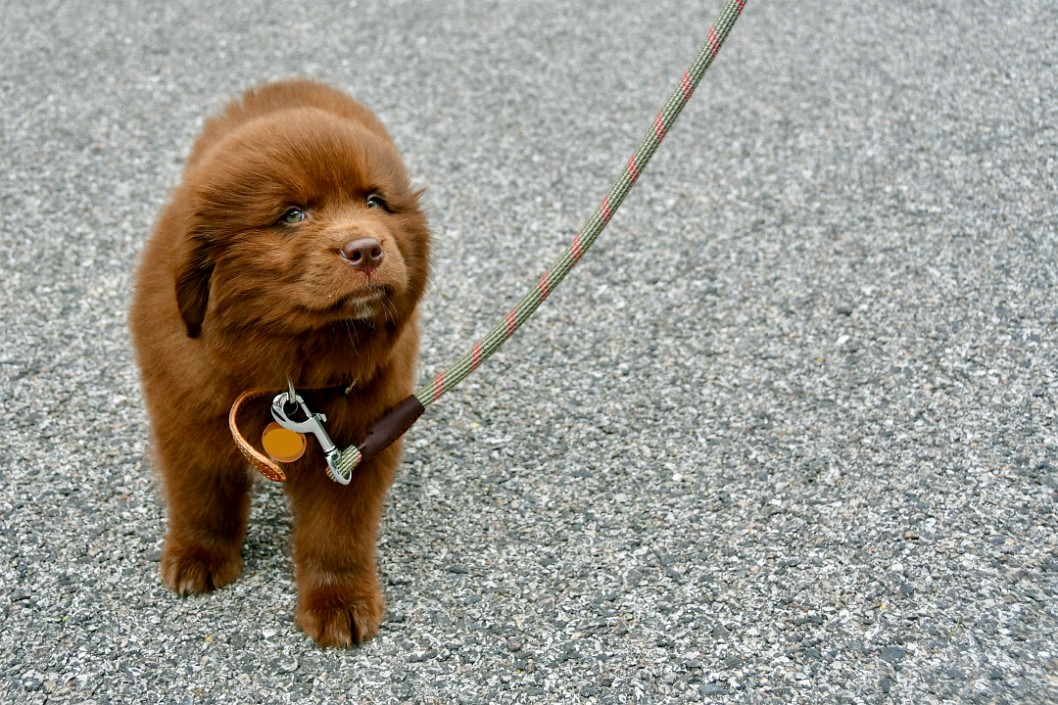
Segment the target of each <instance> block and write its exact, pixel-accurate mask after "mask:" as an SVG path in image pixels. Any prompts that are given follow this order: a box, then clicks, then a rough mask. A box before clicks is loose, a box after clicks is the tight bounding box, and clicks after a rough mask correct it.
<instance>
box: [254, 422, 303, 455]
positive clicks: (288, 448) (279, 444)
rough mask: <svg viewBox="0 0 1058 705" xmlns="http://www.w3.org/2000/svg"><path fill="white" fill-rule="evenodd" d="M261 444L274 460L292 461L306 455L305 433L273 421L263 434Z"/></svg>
mask: <svg viewBox="0 0 1058 705" xmlns="http://www.w3.org/2000/svg"><path fill="white" fill-rule="evenodd" d="M261 446H262V447H264V450H265V453H268V455H269V456H271V458H272V459H273V460H278V461H279V462H281V463H292V462H294V461H295V460H297V459H298V458H300V457H301V456H303V455H305V446H306V443H305V434H303V433H298V432H296V431H291V430H289V429H286V428H283V427H282V426H280V425H279V424H278V423H276V422H275V421H273V422H272V423H270V424H268V425H267V426H265V430H264V433H262V434H261Z"/></svg>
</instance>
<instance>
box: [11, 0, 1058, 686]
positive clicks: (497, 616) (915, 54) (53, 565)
mask: <svg viewBox="0 0 1058 705" xmlns="http://www.w3.org/2000/svg"><path fill="white" fill-rule="evenodd" d="M720 6H721V3H720V2H719V0H718V1H717V2H710V3H691V2H676V1H670V0H663V1H660V2H652V3H644V2H633V1H632V0H612V1H610V2H605V3H601V2H577V3H571V2H529V1H528V0H513V1H511V2H473V3H472V2H452V1H435V0H415V1H411V0H408V1H406V2H363V1H361V2H356V1H353V2H338V1H337V0H321V1H320V2H313V3H303V4H297V3H285V2H277V1H273V0H225V1H224V2H214V1H205V0H203V1H201V2H186V1H182V0H174V1H171V2H165V3H151V2H108V3H103V2H94V1H91V0H70V1H67V2H32V3H29V2H13V1H9V2H0V17H2V25H3V35H4V41H3V43H2V46H0V253H2V257H3V259H2V262H3V273H2V276H0V304H2V310H3V313H2V316H3V334H2V336H0V383H2V387H0V399H2V406H3V437H2V442H0V701H2V702H4V703H17V704H22V703H31V704H35V705H41V704H43V703H98V704H100V705H101V704H103V703H137V704H140V703H166V704H182V703H188V704H197V703H218V704H226V703H262V704H271V703H342V702H345V703H378V704H383V703H385V704H389V703H405V702H408V703H444V704H456V703H468V704H471V703H643V704H645V703H655V704H662V703H697V702H717V703H720V702H724V703H727V702H730V703H806V704H808V703H810V704H813V705H816V704H820V703H824V704H829V703H890V702H891V703H914V704H915V705H924V704H930V703H949V702H959V703H962V702H972V703H1056V702H1058V416H1056V410H1055V408H1056V407H1055V402H1056V400H1058V379H1056V375H1058V372H1056V362H1058V342H1056V334H1058V264H1056V261H1058V5H1055V3H1053V2H1044V1H1042V0H1041V1H1027V2H1020V3H1006V2H1003V3H1001V2H997V1H991V0H987V1H986V0H982V1H980V2H969V3H943V2H928V1H926V0H915V1H914V2H896V3H827V2H821V1H819V0H806V2H798V3H763V2H761V3H758V2H753V1H752V0H751V1H750V2H749V4H748V5H747V6H746V9H745V12H744V14H743V16H742V19H741V20H740V21H739V22H738V24H737V25H736V26H735V28H734V30H733V32H732V34H731V36H730V38H729V40H728V43H727V44H726V45H725V47H724V49H723V50H722V51H721V53H720V56H719V58H718V59H717V61H716V63H715V64H714V66H713V67H712V69H711V70H710V71H709V73H708V74H707V75H706V77H705V81H704V83H703V85H702V87H701V88H700V90H699V92H698V94H697V95H696V96H695V99H694V101H693V102H692V103H691V105H690V106H689V107H688V108H687V110H686V111H685V112H684V114H683V116H682V118H681V120H680V122H679V124H678V125H677V126H676V128H675V130H674V131H673V132H672V133H671V134H670V135H669V136H668V138H667V139H666V141H665V144H664V145H663V146H662V148H661V151H660V152H659V153H658V154H657V156H656V157H655V158H654V161H653V162H652V163H651V165H650V168H649V169H648V170H647V172H646V173H645V174H644V175H643V177H642V178H641V179H640V182H639V185H638V186H637V188H636V190H635V191H633V192H632V194H631V196H630V197H629V199H628V200H627V201H626V203H625V205H624V208H623V209H622V210H621V211H620V212H619V213H618V214H617V215H616V217H615V218H614V219H613V221H612V223H611V224H610V227H609V228H608V230H607V231H606V232H605V233H604V234H603V235H602V237H601V238H600V240H599V241H598V243H597V244H596V246H595V247H594V248H593V249H592V250H591V252H590V253H589V254H588V255H586V256H585V258H584V260H583V261H582V262H581V264H580V266H578V267H577V269H576V270H574V272H573V273H572V274H571V275H570V277H569V278H568V279H567V280H566V282H565V284H564V285H563V287H562V288H560V289H559V290H557V291H556V292H554V293H553V294H552V296H551V297H550V299H549V300H548V301H547V302H546V304H545V305H544V306H543V307H542V308H541V309H540V311H539V312H538V314H537V317H536V319H534V320H533V321H532V322H531V323H529V324H528V325H527V326H526V327H525V328H524V329H523V330H522V331H520V332H519V333H518V335H517V336H516V337H515V338H514V339H512V340H511V341H510V343H508V345H507V346H506V347H505V348H504V349H503V350H502V351H501V352H500V353H499V354H498V355H497V356H496V357H495V358H493V359H492V360H490V361H489V363H488V364H487V365H485V366H483V367H482V369H480V370H479V371H478V372H477V373H476V374H475V375H474V376H473V377H471V378H470V379H468V380H467V381H466V382H464V384H463V385H462V386H461V387H459V388H458V389H457V390H456V391H453V392H452V393H451V394H449V395H447V396H446V397H445V399H444V400H443V401H442V402H441V403H439V404H438V405H437V406H435V407H432V408H431V409H430V411H429V413H428V414H427V415H426V416H424V417H423V419H422V420H420V422H419V423H418V424H417V425H416V426H415V427H414V428H413V429H412V431H411V432H410V433H409V437H408V446H407V453H406V457H405V461H404V464H403V466H402V471H401V474H400V476H399V479H398V480H397V483H396V484H395V485H394V487H393V490H392V492H391V495H390V498H389V501H388V509H387V513H386V517H385V520H384V523H383V527H382V531H381V539H380V545H379V561H380V570H381V574H382V582H383V586H384V591H385V594H386V598H387V602H388V613H387V617H386V620H385V622H384V624H383V626H382V629H381V631H380V633H379V635H378V637H377V638H376V639H375V640H373V641H372V642H370V643H368V644H367V645H365V646H363V647H361V648H358V649H355V650H352V651H335V650H321V649H319V648H317V647H316V646H315V645H314V644H313V643H312V642H311V641H310V640H309V639H308V638H306V637H305V636H304V635H303V634H302V633H301V632H299V631H298V630H297V629H296V627H295V626H294V624H293V619H292V614H293V607H294V587H293V576H292V568H291V560H290V549H289V535H290V530H289V523H288V514H287V511H286V508H285V505H284V499H283V494H282V489H281V488H280V487H278V486H276V485H272V484H269V483H266V482H261V483H259V485H258V487H257V490H256V494H255V498H254V506H253V511H252V517H251V526H250V530H249V536H248V538H247V541H246V545H245V549H244V557H245V560H246V570H245V574H244V575H243V577H242V578H240V579H239V580H238V581H237V582H236V583H235V584H234V585H232V586H230V587H228V588H226V589H223V590H220V591H218V592H217V593H215V594H213V595H210V596H206V597H194V598H187V599H181V598H178V597H176V596H174V595H173V594H171V593H170V592H168V591H167V590H166V589H164V588H163V587H162V586H161V585H160V583H159V579H158V570H159V551H160V545H161V538H162V535H163V532H164V527H165V519H164V507H163V505H162V503H161V502H160V500H159V496H158V493H157V481H156V478H155V476H154V474H153V473H152V470H151V467H150V441H149V434H148V427H147V421H146V416H145V413H144V410H143V404H142V397H141V394H140V391H139V387H138V382H137V372H136V369H135V365H134V363H133V359H132V355H131V351H130V346H129V336H128V332H127V326H126V322H125V315H126V314H125V312H126V308H127V305H128V301H129V298H130V294H131V290H130V287H131V281H132V273H133V271H134V268H135V265H136V262H137V258H138V256H139V253H140V251H141V249H142V246H143V243H144V240H145V238H146V236H147V233H148V232H149V231H150V228H151V225H152V222H153V219H154V217H155V215H156V213H157V212H158V210H159V208H160V206H161V205H162V204H163V202H164V201H165V199H166V197H167V193H168V191H169V190H170V189H171V188H172V187H173V186H174V185H175V184H176V182H177V179H178V177H179V174H180V171H181V168H182V164H183V160H184V159H185V158H186V155H187V153H188V150H189V147H190V144H191V141H192V140H193V138H194V136H195V135H196V133H197V131H198V129H199V128H200V126H201V123H202V120H203V118H204V117H205V116H206V115H207V114H209V113H210V112H212V111H215V110H217V109H218V108H219V107H220V106H222V105H223V104H224V102H225V101H227V100H228V99H230V98H231V97H233V96H235V95H237V94H238V93H239V92H240V91H242V90H243V89H244V88H246V87H248V86H250V85H253V84H255V83H261V82H264V81H267V80H271V79H275V78H281V77H289V76H301V75H305V76H312V77H315V78H318V79H321V80H324V81H328V82H331V83H333V84H335V85H337V86H339V87H341V88H343V89H345V90H347V91H349V92H350V93H351V94H353V95H355V96H357V97H358V98H359V99H361V100H362V101H363V102H365V103H366V104H368V105H369V106H371V107H372V108H374V109H375V110H376V112H377V113H378V114H379V115H380V117H381V118H382V119H383V120H384V121H385V123H386V124H387V125H388V127H389V128H390V130H391V132H392V134H393V136H394V138H395V140H396V142H397V143H398V145H399V147H400V148H401V150H402V151H403V153H404V155H405V157H406V160H407V162H408V165H409V169H410V171H411V173H412V175H413V178H414V181H415V182H416V183H417V184H419V185H421V186H423V187H425V188H427V192H426V201H427V204H428V207H429V212H430V219H431V224H432V228H433V231H434V237H435V246H434V253H435V257H434V265H433V266H434V273H433V279H432V282H431V285H430V290H429V294H428V299H427V301H426V302H425V305H424V346H423V350H422V358H421V376H422V379H423V380H427V379H429V378H430V377H431V376H432V375H433V374H435V373H436V372H438V371H439V370H441V369H443V368H444V367H446V366H447V365H448V364H449V363H450V362H451V361H452V360H453V359H454V358H455V357H457V356H458V355H459V354H461V353H462V352H463V351H464V350H466V349H467V346H469V345H470V343H471V342H473V341H474V340H475V339H477V338H478V337H480V336H481V335H482V334H483V333H484V332H485V331H487V330H488V329H489V328H490V327H491V326H492V325H493V324H494V323H496V322H497V321H498V320H500V319H501V318H502V316H503V315H504V314H505V313H506V312H507V310H508V308H509V307H510V306H511V305H512V304H513V303H514V302H515V301H516V300H517V299H518V298H519V297H520V296H521V294H522V293H523V291H524V290H525V289H527V288H528V287H529V286H532V285H533V284H535V282H536V280H537V278H538V277H539V274H540V273H541V272H542V271H543V270H544V269H546V267H547V265H549V264H550V262H551V260H552V259H553V258H554V257H555V256H557V254H558V253H559V251H560V250H561V248H562V247H564V246H565V245H566V244H567V243H568V242H569V240H570V239H571V238H572V236H573V234H574V233H575V232H576V230H577V228H578V227H579V226H580V224H581V223H582V222H583V221H584V220H585V219H586V218H587V217H588V216H589V215H590V214H591V211H592V210H593V209H594V207H595V205H596V204H597V203H598V202H599V200H600V198H601V196H602V195H603V194H604V193H605V191H606V189H607V188H608V187H609V184H610V182H611V181H612V179H613V178H614V177H615V176H616V175H617V174H618V172H619V171H620V169H621V167H622V166H623V165H624V163H625V161H626V159H627V158H628V155H629V154H630V153H631V151H632V149H633V148H634V146H635V144H636V143H637V141H638V138H639V136H640V135H641V133H642V132H643V130H645V129H646V128H647V127H648V126H649V125H650V124H651V121H652V120H653V117H654V115H655V113H656V111H657V109H658V107H659V106H660V105H661V103H662V101H663V100H664V98H665V97H666V96H667V94H668V91H669V89H670V88H671V86H672V85H674V83H675V82H676V81H677V80H678V79H679V76H680V74H681V73H682V72H683V70H684V68H685V67H686V66H687V64H688V63H689V62H690V60H691V58H692V57H693V55H694V52H695V50H696V48H697V45H698V43H699V42H700V41H701V40H702V39H703V37H704V36H705V33H706V30H707V29H708V26H709V24H710V23H711V22H712V20H713V18H714V16H715V14H716V13H718V12H719V10H720Z"/></svg>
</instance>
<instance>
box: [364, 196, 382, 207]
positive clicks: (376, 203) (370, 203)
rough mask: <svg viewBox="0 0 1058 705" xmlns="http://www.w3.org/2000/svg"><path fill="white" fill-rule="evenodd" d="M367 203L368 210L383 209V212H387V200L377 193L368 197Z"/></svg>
mask: <svg viewBox="0 0 1058 705" xmlns="http://www.w3.org/2000/svg"><path fill="white" fill-rule="evenodd" d="M365 203H367V207H368V208H381V209H382V210H386V201H385V199H384V198H382V196H379V195H378V194H377V193H373V194H371V195H370V196H368V197H367V201H365Z"/></svg>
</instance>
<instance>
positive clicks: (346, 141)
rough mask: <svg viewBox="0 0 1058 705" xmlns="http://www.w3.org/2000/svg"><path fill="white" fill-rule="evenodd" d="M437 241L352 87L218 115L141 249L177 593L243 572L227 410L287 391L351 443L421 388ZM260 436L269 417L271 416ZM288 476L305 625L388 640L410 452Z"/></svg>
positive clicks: (312, 451) (309, 460)
mask: <svg viewBox="0 0 1058 705" xmlns="http://www.w3.org/2000/svg"><path fill="white" fill-rule="evenodd" d="M428 255H429V233H428V229H427V223H426V218H425V217H424V215H423V213H422V211H421V210H420V207H419V193H418V192H417V191H414V190H412V188H411V186H410V185H409V182H408V177H407V174H406V171H405V168H404V165H403V163H402V161H401V158H400V155H399V154H398V153H397V150H396V149H395V148H394V146H393V143H392V142H391V140H390V138H389V135H388V134H387V133H386V130H385V128H384V127H383V126H382V124H381V123H380V122H379V121H378V120H377V119H376V118H375V117H374V115H372V114H371V113H370V111H368V110H367V109H366V108H364V107H363V106H361V105H360V104H358V103H356V102H355V101H353V100H351V99H350V98H348V97H346V96H345V95H344V94H342V93H340V92H339V91H337V90H334V89H331V88H328V87H326V86H323V85H320V84H317V83H313V82H310V81H289V82H283V83H275V84H271V85H267V86H265V87H263V88H260V89H258V90H252V91H248V92H247V93H246V94H245V95H244V96H243V98H242V100H241V101H236V102H233V103H232V104H230V105H229V106H228V107H227V109H226V110H225V111H224V112H223V114H221V115H219V116H217V117H214V118H212V119H210V120H209V121H207V122H206V125H205V128H204V130H203V132H202V135H201V136H200V137H199V139H198V141H197V142H196V143H195V146H194V149H193V151H192V153H191V156H190V158H189V160H188V163H187V166H186V169H185V171H184V177H183V181H182V183H181V184H180V186H179V187H178V188H177V189H176V190H175V192H174V193H173V195H172V199H171V201H170V203H169V204H168V205H167V206H166V207H165V209H164V210H163V211H162V213H161V215H160V218H159V220H158V223H157V225H156V227H155V231H154V234H153V236H152V237H151V239H150V240H149V242H148V243H147V246H146V250H145V252H144V255H143V261H142V264H141V267H140V270H139V276H138V281H137V288H136V293H135V297H134V300H133V303H132V309H131V312H130V322H131V328H132V334H133V340H134V343H135V347H136V351H137V355H138V360H139V364H140V368H141V371H142V380H143V389H144V394H145V397H146V401H147V408H148V412H149V414H150V419H151V426H152V430H153V437H154V446H155V449H156V454H157V461H158V464H159V465H160V468H161V472H162V475H163V477H164V480H165V483H164V484H165V494H166V499H167V504H168V510H169V517H168V519H169V526H168V533H167V535H166V538H165V545H164V548H163V551H162V567H161V573H162V581H163V582H164V583H165V584H166V585H168V586H169V587H170V588H172V589H173V590H175V591H176V592H178V593H180V594H182V595H186V594H191V593H201V592H209V591H210V590H213V589H214V588H218V587H220V586H222V585H225V584H226V583H229V582H231V581H232V580H234V579H235V578H236V577H237V576H238V575H239V573H240V572H241V570H242V558H241V556H240V548H241V545H242V541H243V536H244V535H245V532H246V521H247V514H248V510H249V490H250V486H251V483H252V478H253V473H252V472H251V471H250V470H249V468H248V466H247V463H246V461H245V460H244V459H243V457H242V456H241V455H240V454H239V451H238V450H237V449H236V446H235V444H234V443H233V442H232V439H231V437H230V435H229V431H228V424H227V414H228V410H229V408H230V407H231V405H232V402H233V401H234V400H235V398H236V397H237V396H238V395H239V394H240V393H241V392H244V391H246V390H247V389H250V388H257V387H271V388H274V389H276V390H280V389H285V388H286V385H287V380H288V379H290V380H292V381H293V383H294V384H295V385H296V387H297V388H298V390H299V392H301V391H302V390H310V389H313V390H316V391H313V392H307V391H305V392H302V393H303V396H305V398H306V400H307V401H308V403H309V405H310V407H311V408H312V409H313V410H314V411H317V412H323V413H325V414H326V416H327V423H326V428H327V431H328V433H329V434H330V436H331V437H332V438H333V439H334V441H335V443H336V444H337V445H338V446H339V447H346V446H348V445H350V444H351V443H354V442H357V441H359V440H360V439H362V437H363V435H364V433H365V432H366V430H367V428H368V427H369V425H370V424H371V422H372V421H374V420H375V419H376V418H377V417H378V416H379V415H381V413H382V412H383V411H385V410H386V409H387V408H389V407H391V406H393V405H394V404H396V403H397V402H399V401H401V400H402V399H404V398H405V397H406V396H407V395H408V394H409V393H410V392H411V388H412V384H413V382H414V379H413V376H414V367H415V360H416V354H417V349H418V337H419V334H418V324H417V321H418V313H417V305H418V302H419V299H420V297H421V296H422V293H423V289H424V287H425V285H426V280H427V276H428ZM251 417H252V418H254V419H256V423H257V425H256V427H255V428H253V429H252V430H251V432H250V434H249V437H251V438H256V439H259V438H260V434H261V432H262V430H263V428H264V425H265V423H266V422H267V421H270V420H271V419H270V417H269V415H268V412H267V410H266V408H265V407H264V406H262V408H261V409H260V413H256V412H254V413H253V414H251ZM308 440H309V451H308V452H307V453H306V455H305V456H304V457H303V458H302V459H301V460H298V461H296V462H294V463H292V464H290V465H287V466H286V467H285V469H286V472H287V475H288V477H289V481H288V482H287V483H286V488H287V493H288V496H289V503H290V506H291V509H292V511H293V514H294V529H293V543H294V563H295V574H296V578H297V586H298V605H297V622H298V624H299V625H300V626H301V628H302V629H304V630H305V631H306V632H307V633H308V634H309V635H310V636H312V637H313V638H314V639H316V641H318V642H319V643H320V644H324V645H334V646H350V645H352V644H354V643H360V642H362V641H364V640H366V639H369V638H371V637H372V636H373V635H374V634H375V632H376V631H377V629H378V626H379V623H380V621H381V619H382V610H383V601H382V594H381V591H380V589H379V586H378V577H377V572H376V567H375V543H376V535H377V530H378V522H379V518H380V514H381V511H382V504H383V500H384V497H385V494H386V491H387V489H388V488H389V485H390V483H391V482H392V479H393V475H394V473H395V471H396V468H397V464H398V462H399V457H400V446H399V443H398V444H394V445H393V446H390V447H389V448H388V449H387V450H385V451H383V452H381V453H380V454H379V455H377V456H375V457H374V458H372V459H371V460H370V461H367V462H365V463H363V464H361V465H360V466H359V467H357V468H356V469H355V470H354V473H353V478H352V481H351V482H350V484H349V485H348V486H345V487H343V486H341V485H338V484H336V483H334V482H332V481H331V480H330V479H328V478H327V477H326V475H325V473H324V471H323V467H324V460H323V458H322V454H321V453H320V450H319V447H318V445H317V444H316V442H315V440H313V438H312V437H311V436H310V437H309V439H308Z"/></svg>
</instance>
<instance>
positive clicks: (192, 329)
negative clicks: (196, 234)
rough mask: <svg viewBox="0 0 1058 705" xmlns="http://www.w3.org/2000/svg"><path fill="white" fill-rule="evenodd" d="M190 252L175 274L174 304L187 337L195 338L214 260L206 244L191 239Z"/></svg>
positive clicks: (199, 327) (203, 308)
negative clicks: (185, 328)
mask: <svg viewBox="0 0 1058 705" xmlns="http://www.w3.org/2000/svg"><path fill="white" fill-rule="evenodd" d="M190 250H191V251H190V253H189V254H188V256H186V257H184V261H183V264H182V268H181V269H180V270H179V271H177V273H176V303H177V305H178V306H179V307H180V315H181V316H182V317H183V319H184V325H185V326H187V336H188V337H189V338H197V337H198V336H199V335H200V334H201V333H202V322H203V321H204V320H205V319H206V307H207V306H208V305H209V281H210V279H211V278H212V276H213V259H212V257H210V255H209V247H208V246H207V244H206V243H204V242H202V241H200V240H197V239H196V238H191V243H190Z"/></svg>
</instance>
